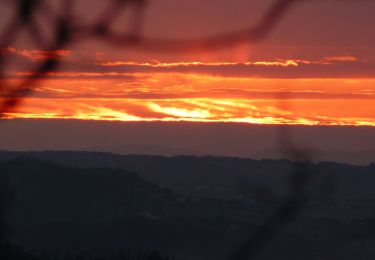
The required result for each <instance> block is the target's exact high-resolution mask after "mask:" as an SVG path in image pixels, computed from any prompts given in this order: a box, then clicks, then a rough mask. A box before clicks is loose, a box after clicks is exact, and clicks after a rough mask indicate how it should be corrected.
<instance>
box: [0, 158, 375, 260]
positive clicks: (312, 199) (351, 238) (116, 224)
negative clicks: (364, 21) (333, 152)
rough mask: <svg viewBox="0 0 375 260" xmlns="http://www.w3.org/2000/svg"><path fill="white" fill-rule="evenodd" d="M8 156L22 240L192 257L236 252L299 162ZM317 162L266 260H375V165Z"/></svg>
mask: <svg viewBox="0 0 375 260" xmlns="http://www.w3.org/2000/svg"><path fill="white" fill-rule="evenodd" d="M26 155H27V156H28V157H26ZM19 156H21V157H19ZM0 157H1V158H2V161H1V162H0V169H1V173H0V174H1V177H2V180H3V183H5V184H6V188H7V191H6V192H5V196H6V197H5V199H6V201H7V202H8V203H7V205H6V210H5V212H6V214H5V223H6V227H7V230H8V235H7V240H9V241H10V242H13V243H15V244H17V245H21V246H23V247H24V248H28V249H35V250H37V251H47V252H54V251H58V252H68V253H69V252H75V253H77V252H79V251H88V252H90V253H94V254H100V253H102V252H108V251H111V250H115V249H118V248H126V249H127V250H131V251H133V252H134V251H135V252H136V251H137V250H143V251H150V250H153V249H158V250H159V251H161V252H166V253H171V254H172V255H177V256H181V257H184V258H185V259H227V258H226V256H227V255H228V253H229V252H232V251H233V250H234V249H235V248H236V247H237V246H238V245H239V244H241V241H243V240H244V239H245V238H247V237H249V236H250V237H251V235H252V234H254V232H255V231H256V230H257V229H258V228H259V227H260V226H261V225H262V224H263V223H265V221H267V219H268V218H269V216H271V215H272V214H273V212H275V211H276V210H277V209H278V207H280V206H282V205H283V203H284V202H283V201H284V200H285V197H286V196H287V193H288V189H287V187H288V186H287V185H288V179H289V178H290V175H291V174H292V173H293V169H294V166H295V163H293V162H291V161H270V160H264V161H253V160H243V159H235V158H215V157H201V158H199V157H184V156H182V157H173V158H165V157H150V156H117V155H113V154H103V153H84V152H82V153H77V152H74V153H71V152H45V153H8V152H3V153H1V155H0ZM32 157H34V158H32ZM12 158H13V159H12ZM36 158H39V159H36ZM47 160H49V161H47ZM51 161H54V162H51ZM55 162H59V164H61V165H70V166H60V165H58V164H56V163H55ZM305 165H306V166H307V168H308V169H309V172H310V173H311V175H312V179H311V181H310V182H309V183H308V184H307V185H306V187H304V188H306V193H307V196H306V200H304V201H303V204H302V205H301V207H300V209H299V214H298V215H296V216H294V218H293V219H290V220H288V221H287V222H286V223H285V224H283V225H281V226H280V227H278V228H277V229H276V230H274V231H275V232H274V234H272V236H270V238H271V239H269V240H268V239H267V243H265V244H264V245H262V246H263V247H262V250H260V252H259V255H258V258H257V259H314V260H315V259H373V256H374V255H375V250H374V248H375V239H374V237H375V222H374V217H375V206H374V205H375V204H374V195H373V194H374V191H373V188H372V187H373V185H372V184H373V183H374V167H373V166H372V165H370V166H366V167H355V166H350V165H342V164H335V163H321V164H310V163H307V164H305ZM73 166H74V167H73ZM94 166H95V167H94ZM99 166H100V167H99ZM103 166H111V168H107V167H103ZM88 167H89V168H88ZM126 169H130V171H129V170H126ZM137 169H138V170H139V174H138V173H135V172H134V171H135V170H137ZM153 172H154V173H155V174H154V175H152V173H153ZM188 174H190V175H188ZM239 176H240V177H241V178H239ZM215 177H217V178H215ZM146 178H147V179H148V180H146ZM169 178H170V179H169ZM151 179H154V180H157V181H155V182H152V181H151ZM238 180H240V181H238ZM156 182H157V183H156ZM173 183H176V184H178V185H180V186H178V187H177V188H176V187H174V186H173V185H172V184H173ZM228 183H229V184H228ZM241 183H242V184H243V185H242V186H241V185H240V184H241ZM197 184H199V185H200V186H199V187H198V188H197ZM161 185H163V186H168V187H161ZM225 185H227V186H225ZM205 187H206V188H205ZM207 187H208V188H207ZM225 187H226V188H225ZM241 187H242V188H241ZM180 191H182V192H183V193H181V192H180ZM238 196H240V197H238ZM3 198H4V196H3ZM266 223H267V222H266ZM266 228H271V227H269V226H268V227H267V226H266ZM358 256H359V258H358Z"/></svg>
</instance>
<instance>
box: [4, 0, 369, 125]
mask: <svg viewBox="0 0 375 260" xmlns="http://www.w3.org/2000/svg"><path fill="white" fill-rule="evenodd" d="M78 2H79V4H78V6H77V7H76V10H75V15H74V19H75V20H77V21H79V22H82V21H83V22H89V21H90V19H93V17H95V14H96V12H98V11H97V10H101V8H103V3H102V1H89V0H81V1H78ZM88 3H89V4H88ZM272 3H273V1H271V0H252V1H248V0H209V1H202V0H193V1H187V0H186V1H185V0H179V1H175V0H151V1H150V3H149V5H148V6H147V9H146V13H145V14H144V24H143V30H142V31H143V32H142V35H145V36H146V37H155V38H178V39H179V38H182V39H196V38H200V37H206V36H210V35H215V34H218V33H223V32H231V31H237V30H241V29H245V28H248V27H251V26H252V25H254V24H256V23H257V21H258V20H259V19H260V17H261V16H262V14H263V13H264V12H265V11H266V10H267V7H269V6H270V5H271V4H272ZM56 8H57V7H56ZM9 10H10V9H9V8H8V9H7V8H2V9H1V11H0V14H1V15H2V18H1V19H2V21H3V24H7V21H8V18H9V15H8V13H9V12H10V11H9ZM374 12H375V1H370V0H369V1H365V0H363V1H359V0H358V1H339V0H336V1H335V0H331V1H328V0H327V1H324V0H319V1H318V0H316V1H307V0H306V1H298V2H297V4H295V5H294V6H292V8H291V9H290V10H289V11H288V12H287V14H286V16H285V17H283V18H282V19H281V21H280V23H279V24H277V26H276V28H275V29H274V30H273V31H272V32H271V34H270V35H269V37H267V38H266V39H265V40H264V41H261V42H257V43H242V44H239V45H236V46H234V47H230V48H225V49H222V50H194V51H185V52H172V51H171V52H165V51H164V52H157V51H146V50H142V49H137V48H121V46H116V47H113V46H112V45H111V44H109V43H107V42H105V41H99V40H98V41H97V40H87V41H83V42H79V43H77V44H74V45H69V46H67V48H64V49H63V50H60V51H59V52H58V53H57V54H58V55H59V57H58V59H60V60H61V63H60V66H59V68H58V70H57V71H56V72H53V73H50V74H49V75H48V79H46V80H42V81H38V83H37V84H36V86H35V88H33V92H32V94H31V95H30V96H28V97H26V98H24V99H23V100H22V102H21V105H20V106H18V107H16V108H15V109H14V110H12V111H8V113H7V117H8V118H43V119H46V118H53V119H85V120H88V119H90V120H112V121H194V122H243V123H255V124H306V125H367V126H375V48H374V47H373V46H375V34H374V33H373V25H374V24H375V16H374ZM129 16H131V12H126V13H124V15H123V16H121V17H119V19H117V20H116V23H115V24H114V26H113V27H114V29H116V30H122V29H124V27H125V25H126V24H127V21H128V19H129ZM38 19H40V20H38V24H39V26H38V30H40V31H41V32H43V33H44V32H45V33H46V34H47V35H48V28H47V24H46V23H45V21H44V20H43V17H41V18H38ZM1 53H2V54H3V55H5V56H6V57H7V58H8V59H9V64H7V67H6V69H5V75H6V79H4V80H5V81H7V82H8V83H9V84H17V82H19V81H20V80H22V79H23V78H24V77H25V76H27V75H29V73H30V68H32V67H33V66H35V64H37V63H38V62H40V61H41V59H43V58H45V57H46V56H49V55H51V53H49V52H46V51H43V50H41V49H38V48H37V47H35V46H34V45H33V44H31V41H30V40H29V37H28V35H27V34H25V35H21V36H20V37H19V38H18V40H17V42H16V43H15V44H14V45H12V46H8V47H4V48H2V49H1ZM55 54H56V53H53V55H55Z"/></svg>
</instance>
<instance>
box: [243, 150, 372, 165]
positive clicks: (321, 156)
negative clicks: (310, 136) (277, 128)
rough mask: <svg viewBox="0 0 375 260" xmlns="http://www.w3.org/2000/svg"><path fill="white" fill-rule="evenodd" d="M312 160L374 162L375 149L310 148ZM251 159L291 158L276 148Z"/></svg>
mask: <svg viewBox="0 0 375 260" xmlns="http://www.w3.org/2000/svg"><path fill="white" fill-rule="evenodd" d="M311 152H312V154H313V158H312V160H313V161H314V162H320V161H330V162H339V163H347V164H354V165H367V164H369V163H372V162H375V150H364V151H349V150H347V151H345V150H316V151H314V150H311ZM250 158H253V159H258V160H259V159H293V158H292V157H290V156H289V155H287V154H285V153H282V152H281V151H280V150H279V149H277V148H269V149H264V150H261V151H259V152H256V153H254V154H252V155H251V156H250Z"/></svg>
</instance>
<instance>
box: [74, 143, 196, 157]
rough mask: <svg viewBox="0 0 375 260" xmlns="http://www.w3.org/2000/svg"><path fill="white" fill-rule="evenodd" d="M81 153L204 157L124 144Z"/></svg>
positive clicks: (166, 149)
mask: <svg viewBox="0 0 375 260" xmlns="http://www.w3.org/2000/svg"><path fill="white" fill-rule="evenodd" d="M80 150H81V151H91V152H107V153H115V154H139V155H141V154H142V155H162V156H176V155H196V156H198V155H203V154H201V153H199V152H197V151H192V150H187V149H184V148H173V147H163V146H159V145H152V144H122V145H117V146H102V147H92V148H82V149H80Z"/></svg>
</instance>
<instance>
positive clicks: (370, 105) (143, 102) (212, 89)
mask: <svg viewBox="0 0 375 260" xmlns="http://www.w3.org/2000/svg"><path fill="white" fill-rule="evenodd" d="M131 76H132V77H129V78H126V77H124V78H114V79H108V78H99V79H98V78H84V79H76V78H69V77H68V78H55V79H50V80H45V81H42V82H41V84H39V87H38V89H36V91H35V93H34V96H31V97H29V98H26V99H25V100H24V101H23V103H22V105H21V106H20V107H18V109H17V111H13V112H12V113H8V117H9V118H54V119H56V118H63V119H80V120H111V121H194V122H243V123H254V124H303V125H358V126H360V125H367V126H375V79H265V78H241V77H221V76H209V75H200V74H188V73H187V74H186V73H185V74H184V73H143V74H142V73H138V74H131ZM283 94H285V95H283Z"/></svg>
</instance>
